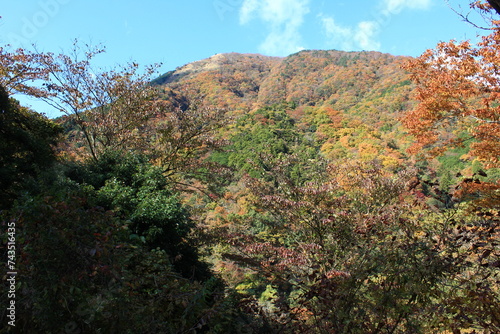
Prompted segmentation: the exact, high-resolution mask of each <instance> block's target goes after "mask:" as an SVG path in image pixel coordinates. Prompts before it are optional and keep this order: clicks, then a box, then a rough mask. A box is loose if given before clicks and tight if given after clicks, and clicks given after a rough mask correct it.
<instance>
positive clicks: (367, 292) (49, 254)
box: [0, 30, 500, 334]
mask: <svg viewBox="0 0 500 334" xmlns="http://www.w3.org/2000/svg"><path fill="white" fill-rule="evenodd" d="M498 39H499V31H498V30H494V31H492V34H491V35H490V36H489V37H488V38H486V39H484V40H483V42H482V43H481V44H479V45H477V46H473V45H470V44H469V43H465V42H464V43H458V42H449V43H442V44H440V45H439V46H438V47H437V49H436V50H430V51H428V52H427V53H426V54H424V55H422V56H421V57H419V58H416V59H413V58H409V57H396V56H392V55H389V54H382V53H378V52H341V51H334V50H329V51H322V50H315V51H301V52H299V53H296V54H292V55H290V56H288V57H285V58H277V57H266V56H262V55H255V54H236V53H230V54H218V55H215V56H213V57H210V58H208V59H205V60H200V61H197V62H194V63H190V64H187V65H184V66H182V67H180V68H178V69H176V70H173V71H171V72H168V73H165V74H163V75H160V76H157V74H156V72H155V69H156V67H155V66H154V65H153V66H150V67H146V68H142V67H140V66H139V65H138V64H136V63H130V64H126V65H124V66H122V67H118V68H116V69H111V70H109V69H108V70H100V69H96V68H95V67H93V66H92V64H93V62H94V58H95V57H98V56H99V55H100V54H101V53H102V52H104V50H102V49H99V48H92V47H90V48H88V47H82V46H81V45H80V44H78V43H76V44H75V46H74V49H73V50H70V51H69V52H68V53H63V54H59V55H56V54H52V53H41V52H30V51H27V50H9V49H8V48H0V86H1V87H0V111H1V113H0V136H1V137H0V152H1V154H0V161H1V165H0V187H1V194H0V210H1V211H0V218H1V228H2V230H3V231H5V233H2V248H1V249H2V254H3V261H4V263H5V264H6V265H7V267H8V270H7V271H6V272H5V273H4V277H5V280H6V286H7V289H5V290H4V291H2V294H1V299H0V303H1V305H3V306H2V307H3V311H2V313H1V321H2V322H1V323H2V326H1V327H0V332H2V333H335V334H337V333H346V334H347V333H373V334H374V333H441V334H445V333H498V332H499V331H500V311H499V310H500V295H499V286H500V270H499V268H500V242H499V237H500V224H499V223H500V211H499V210H500V207H499V204H500V199H499V196H498V191H499V189H500V185H499V183H498V181H499V178H500V173H499V170H498V168H499V167H500V163H499V160H498V156H499V155H498V152H500V150H499V149H498V133H499V131H498V130H500V129H499V128H498V127H499V119H500V116H499V115H500V109H499V108H500V107H499V106H498V102H497V100H498V92H499V91H500V88H499V85H498V83H497V78H498V74H499V73H498V69H497V66H496V64H497V61H498V59H497V58H498V54H500V48H499V47H498V43H497V41H498ZM492 50H493V51H492ZM33 80H36V85H34V84H33ZM16 92H22V93H25V94H28V95H31V96H34V97H37V98H39V99H41V100H43V101H46V102H47V103H49V104H50V105H51V106H53V107H56V108H57V109H58V110H60V111H61V112H62V113H64V116H62V117H60V118H59V119H55V120H50V119H47V118H46V117H44V116H43V115H41V114H39V113H37V112H36V111H33V110H29V109H27V108H25V107H23V106H21V105H20V104H19V102H17V101H16V100H15V99H13V98H12V95H13V94H14V93H16Z"/></svg>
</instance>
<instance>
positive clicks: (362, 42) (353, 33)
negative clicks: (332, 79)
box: [320, 16, 380, 51]
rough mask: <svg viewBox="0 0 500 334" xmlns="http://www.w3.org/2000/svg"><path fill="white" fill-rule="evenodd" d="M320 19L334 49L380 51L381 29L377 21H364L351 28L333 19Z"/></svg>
mask: <svg viewBox="0 0 500 334" xmlns="http://www.w3.org/2000/svg"><path fill="white" fill-rule="evenodd" d="M320 18H321V22H322V24H323V29H324V31H325V34H326V36H327V38H328V41H329V44H330V45H332V46H333V47H334V48H336V49H340V50H345V51H353V50H371V51H373V50H379V49H380V43H379V42H378V41H377V40H376V36H377V34H378V32H379V30H380V27H379V25H378V24H377V23H376V22H375V21H362V22H359V23H358V25H357V26H356V27H354V28H351V27H344V26H341V25H339V24H337V23H336V22H335V20H334V19H333V18H332V17H326V16H320Z"/></svg>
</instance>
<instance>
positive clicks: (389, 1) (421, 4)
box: [382, 0, 431, 15]
mask: <svg viewBox="0 0 500 334" xmlns="http://www.w3.org/2000/svg"><path fill="white" fill-rule="evenodd" d="M382 5H383V8H384V9H383V10H382V12H383V13H384V14H386V15H387V14H389V15H390V14H399V13H400V12H401V11H402V10H403V9H405V8H408V9H427V8H429V7H430V5H431V0H384V1H383V3H382Z"/></svg>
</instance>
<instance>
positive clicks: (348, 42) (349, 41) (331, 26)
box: [319, 0, 432, 51]
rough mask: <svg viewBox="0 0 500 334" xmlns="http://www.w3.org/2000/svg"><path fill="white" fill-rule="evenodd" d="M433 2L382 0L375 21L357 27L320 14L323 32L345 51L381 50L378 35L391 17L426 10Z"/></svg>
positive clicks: (329, 41) (332, 45) (335, 45)
mask: <svg viewBox="0 0 500 334" xmlns="http://www.w3.org/2000/svg"><path fill="white" fill-rule="evenodd" d="M431 1H432V0H381V2H380V5H381V6H380V7H379V10H378V11H375V12H373V20H371V21H361V22H359V23H358V24H357V25H355V26H350V27H347V26H342V25H340V24H338V23H337V22H335V20H334V19H333V17H330V16H325V15H323V14H320V15H319V17H320V19H321V23H322V25H323V31H324V33H325V35H326V37H327V38H328V44H329V45H330V46H331V47H333V48H336V49H340V50H345V51H354V50H373V51H377V50H380V48H381V44H380V42H379V41H378V39H377V38H378V35H379V34H380V32H381V31H382V28H383V27H384V26H385V25H387V24H388V22H389V21H390V17H391V16H393V15H397V14H399V13H401V11H403V10H405V9H410V10H425V9H428V8H429V7H430V6H431Z"/></svg>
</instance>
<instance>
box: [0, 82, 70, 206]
mask: <svg viewBox="0 0 500 334" xmlns="http://www.w3.org/2000/svg"><path fill="white" fill-rule="evenodd" d="M61 132H62V129H61V127H59V126H58V125H56V124H55V123H54V122H52V121H50V120H48V119H47V118H45V117H44V116H42V115H40V114H38V113H36V112H33V111H31V110H28V109H27V108H24V107H21V106H20V105H19V103H18V102H17V101H15V100H14V99H11V98H9V96H8V94H7V92H6V91H5V89H4V88H3V87H1V86H0V209H5V208H7V207H9V205H11V204H12V201H13V200H14V199H15V198H16V197H17V196H18V192H19V191H20V189H22V187H23V184H24V186H25V185H26V183H27V181H28V179H29V178H36V177H37V176H38V175H39V174H40V173H41V172H42V171H44V170H45V169H47V168H50V166H51V165H52V164H53V163H54V162H55V160H56V157H55V152H54V148H55V145H56V144H57V143H58V141H59V139H60V134H61Z"/></svg>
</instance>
